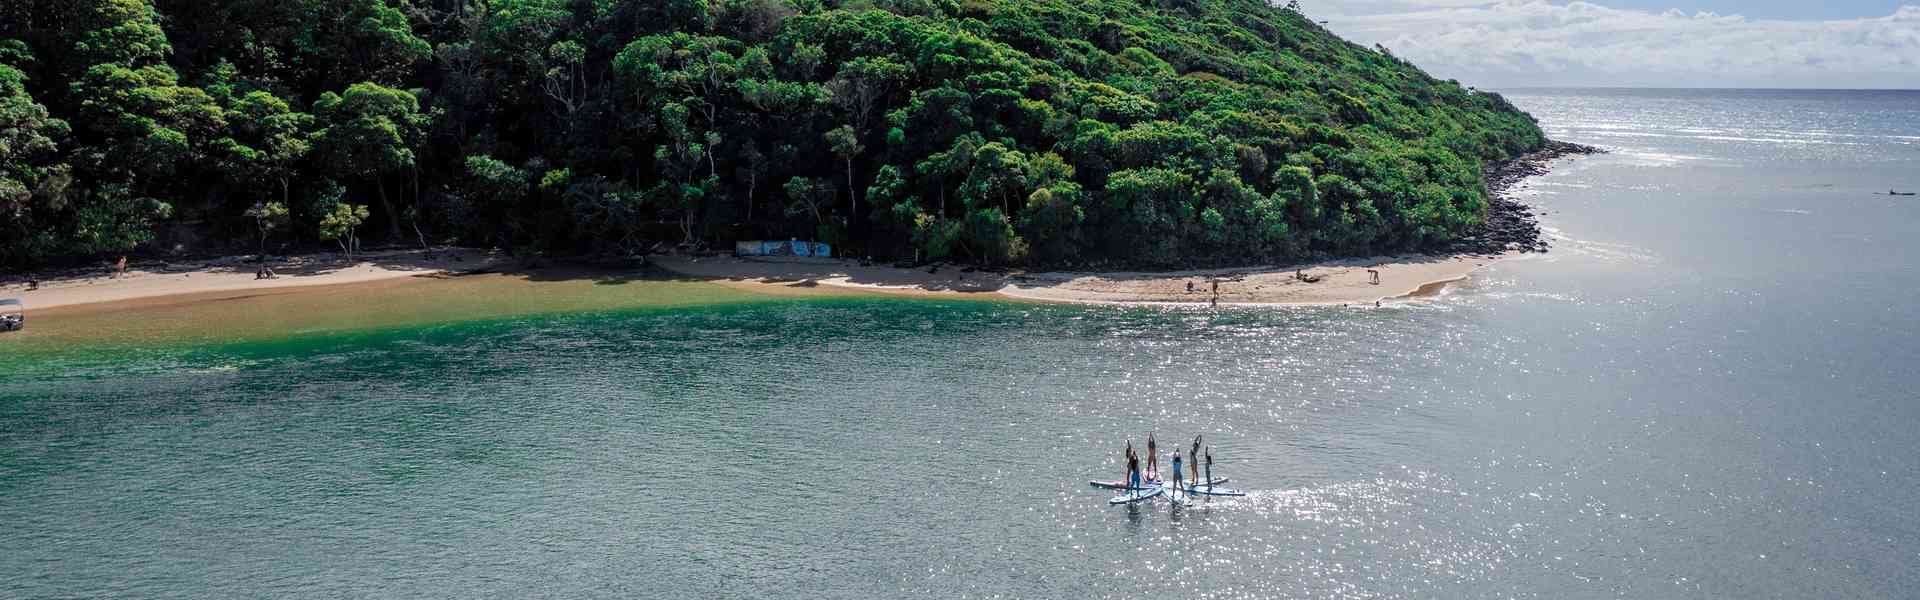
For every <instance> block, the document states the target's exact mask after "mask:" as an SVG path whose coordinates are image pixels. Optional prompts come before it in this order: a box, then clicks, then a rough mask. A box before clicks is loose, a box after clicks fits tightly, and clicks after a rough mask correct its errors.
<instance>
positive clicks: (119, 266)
mask: <svg viewBox="0 0 1920 600" xmlns="http://www.w3.org/2000/svg"><path fill="white" fill-rule="evenodd" d="M126 276H127V257H125V256H122V257H120V262H117V263H113V278H114V279H119V278H121V277H126Z"/></svg>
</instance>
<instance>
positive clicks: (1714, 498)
mask: <svg viewBox="0 0 1920 600" xmlns="http://www.w3.org/2000/svg"><path fill="white" fill-rule="evenodd" d="M1508 97H1509V98H1510V99H1511V100H1513V102H1514V103H1515V104H1517V105H1519V106H1521V107H1522V108H1524V109H1526V110H1528V111H1530V112H1532V113H1533V114H1535V115H1537V116H1538V117H1539V118H1540V119H1541V121H1542V123H1543V125H1544V126H1545V127H1546V128H1547V129H1548V130H1549V131H1550V132H1551V135H1552V136H1553V137H1555V138H1558V139H1563V140H1567V141H1573V142H1582V143H1589V144H1597V145H1601V146H1605V147H1608V148H1610V149H1612V150H1613V152H1612V153H1611V154H1606V155H1601V156H1594V157H1588V158H1582V159H1578V160H1575V161H1572V162H1568V163H1564V164H1562V165H1561V166H1560V167H1559V168H1558V169H1557V170H1556V171H1555V172H1554V173H1553V174H1552V175H1549V176H1546V177H1543V178H1539V179H1535V180H1533V181H1531V182H1530V183H1529V184H1528V187H1527V190H1526V191H1525V192H1524V193H1525V194H1527V198H1528V200H1529V201H1530V202H1531V203H1533V204H1534V205H1536V206H1537V207H1539V208H1540V209H1541V210H1542V211H1543V212H1544V213H1545V216H1544V219H1543V221H1544V223H1545V224H1546V225H1547V226H1548V227H1549V228H1550V230H1551V232H1552V237H1553V240H1554V244H1555V247H1554V250H1553V251H1552V252H1551V253H1549V254H1546V255H1543V256H1534V257H1528V258H1522V259H1518V260H1511V261H1506V262H1502V263H1498V264H1497V265H1495V266H1493V267H1492V268H1490V269H1487V270H1485V271H1483V272H1482V273H1480V274H1477V275H1476V276H1475V278H1474V279H1472V280H1471V281H1469V282H1466V283H1464V284H1462V285H1459V286H1455V287H1453V288H1450V289H1449V290H1448V291H1447V292H1446V293H1445V294H1444V295H1443V296H1442V297H1440V298H1438V299H1434V300H1431V301H1421V302H1413V303H1408V304H1401V305H1394V306H1389V307H1387V308H1383V309H1373V308H1371V307H1368V308H1365V309H1360V308H1305V309H1283V310H1255V309H1230V310H1217V311H1216V310H1204V309H1192V310H1182V309H1159V308H1153V309H1149V308H1106V307H1076V306H1039V305H1028V304H1013V303H996V302H953V301H936V300H915V299H893V298H870V299H869V298H854V299H849V298H767V299H762V300H756V301H747V302H735V303H728V304H724V305H714V306H709V307H695V308H672V309H634V310H621V311H598V312H585V313H574V314H559V315H545V316H536V317H522V318H505V319H490V320H483V321H471V322H454V323H445V324H437V325H425V326H419V327H405V328H393V329H382V330H376V331H363V332H353V333H317V334H298V335H290V336H288V337H286V338H284V339H271V340H263V341H250V342H242V343H227V344H189V343H182V344H178V345H169V346H151V347H141V348H134V349H116V350H113V351H104V350H103V351H94V350H89V349H84V348H76V349H74V350H73V351H71V352H67V353H61V354H56V355H49V356H44V357H36V358H32V359H20V358H18V357H15V358H12V359H8V358H6V357H0V365H4V367H5V368H4V370H0V524H3V525H0V597H6V598H66V597H122V598H128V597H138V598H259V597H326V598H335V597H350V598H475V597H550V598H636V597H639V598H678V597H714V598H764V597H792V598H875V597H880V598H886V597H903V596H905V597H943V598H944V597H951V598H1141V597H1180V598H1433V597H1445V598H1494V597H1502V598H1504V597H1515V598H1556V599H1558V598H1897V597H1910V596H1912V595H1913V594H1914V593H1915V590H1920V569H1916V568H1915V565H1917V564H1920V391H1917V390H1920V369H1916V364H1920V343H1917V342H1916V340H1915V336H1916V334H1920V304H1917V303H1916V301H1915V300H1914V294H1915V291H1916V290H1920V266H1917V265H1920V199H1916V198H1915V197H1893V196H1887V195H1886V192H1887V191H1888V190H1889V189H1890V188H1897V189H1899V190H1900V191H1912V190H1916V189H1920V93H1916V92H1780V91H1721V90H1715V91H1669V90H1652V91H1650V90H1514V91H1510V92H1508ZM1876 194H1877V195H1876ZM629 285H645V284H644V283H633V284H629ZM1150 431H1151V432H1157V437H1158V439H1159V441H1160V442H1161V444H1162V448H1163V449H1164V450H1166V451H1168V452H1171V450H1172V448H1174V447H1177V446H1184V445H1186V444H1188V443H1190V441H1191V440H1192V438H1193V436H1194V435H1196V434H1204V435H1205V442H1206V443H1207V444H1208V445H1210V446H1212V447H1213V453H1214V455H1215V457H1216V464H1215V467H1214V470H1215V472H1216V473H1215V474H1216V475H1222V476H1227V477H1230V478H1232V482H1231V483H1230V484H1229V485H1231V486H1233V487H1238V488H1244V489H1248V490H1251V491H1252V494H1251V495H1250V496H1247V497H1245V498H1235V499H1227V498H1222V499H1217V500H1214V501H1212V502H1201V503H1200V504H1198V505H1196V506H1194V507H1189V508H1183V509H1177V510H1175V509H1170V508H1169V507H1168V506H1166V505H1165V504H1164V503H1160V504H1152V505H1142V506H1135V507H1119V508H1116V507H1109V506H1108V505H1107V503H1106V499H1107V498H1108V497H1109V496H1110V495H1111V492H1103V491H1096V490H1093V489H1090V488H1089V487H1088V486H1087V484H1086V481H1087V480H1089V479H1114V478H1118V477H1120V476H1121V474H1122V466H1121V464H1120V463H1119V457H1120V456H1119V455H1120V450H1121V448H1122V446H1123V445H1124V444H1125V443H1126V442H1127V441H1128V440H1132V441H1133V442H1134V443H1135V444H1136V446H1139V445H1140V444H1141V443H1142V442H1144V439H1145V436H1146V435H1147V433H1148V432H1150ZM1163 468H1166V467H1164V466H1163Z"/></svg>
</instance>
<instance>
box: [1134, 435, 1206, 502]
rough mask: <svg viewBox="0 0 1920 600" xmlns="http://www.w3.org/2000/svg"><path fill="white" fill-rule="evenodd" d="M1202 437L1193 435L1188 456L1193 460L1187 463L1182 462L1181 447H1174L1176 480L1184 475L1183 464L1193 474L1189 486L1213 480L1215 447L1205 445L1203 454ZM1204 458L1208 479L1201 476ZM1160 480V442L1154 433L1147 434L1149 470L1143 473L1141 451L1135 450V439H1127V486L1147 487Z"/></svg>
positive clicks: (1174, 477)
mask: <svg viewBox="0 0 1920 600" xmlns="http://www.w3.org/2000/svg"><path fill="white" fill-rule="evenodd" d="M1200 438H1201V436H1198V435H1196V436H1193V449H1192V451H1191V452H1190V453H1188V454H1187V456H1189V457H1191V460H1189V461H1185V462H1186V464H1185V465H1183V464H1182V462H1183V461H1182V460H1181V457H1180V448H1178V447H1175V448H1174V449H1173V479H1174V481H1176V482H1177V481H1179V480H1180V478H1181V475H1183V473H1181V470H1180V469H1181V467H1182V466H1186V467H1187V470H1188V471H1189V473H1187V474H1189V475H1191V478H1190V480H1191V482H1190V483H1188V486H1189V487H1199V486H1201V485H1202V484H1203V483H1204V482H1208V481H1213V447H1212V446H1206V447H1205V452H1206V453H1205V454H1204V455H1203V454H1201V448H1202V447H1201V439H1200ZM1203 456H1204V458H1203ZM1202 460H1204V461H1205V463H1206V476H1207V478H1206V479H1201V478H1200V474H1201V462H1202ZM1143 479H1144V480H1145V481H1144V482H1143V481H1142V480H1143ZM1159 482H1160V447H1159V444H1158V443H1156V442H1155V441H1154V439H1153V434H1152V433H1148V434H1147V470H1146V472H1145V473H1142V472H1141V471H1140V455H1139V453H1136V452H1134V450H1133V440H1127V486H1128V487H1131V488H1134V489H1139V488H1142V487H1145V486H1146V485H1151V484H1155V483H1159Z"/></svg>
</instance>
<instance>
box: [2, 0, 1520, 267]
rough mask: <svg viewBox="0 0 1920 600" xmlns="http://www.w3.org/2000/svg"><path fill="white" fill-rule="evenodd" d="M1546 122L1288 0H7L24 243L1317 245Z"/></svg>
mask: <svg viewBox="0 0 1920 600" xmlns="http://www.w3.org/2000/svg"><path fill="white" fill-rule="evenodd" d="M1542 142H1543V139H1542V137H1541V134H1540V131H1539V129H1538V127H1537V126H1536V125H1535V124H1534V122H1533V120H1532V119H1531V118H1530V117H1528V116H1527V115H1525V114H1524V113H1521V112H1519V111H1517V110H1515V109H1514V108H1513V107H1512V106H1510V105H1508V104H1507V103H1506V102H1505V101H1504V100H1503V99H1501V98H1500V97H1498V96H1496V95H1492V94H1487V93H1480V92H1474V91H1470V90H1467V89H1464V88H1462V87H1460V86H1459V85H1458V84H1456V83H1453V82H1442V81H1436V80H1434V79H1432V78H1430V77H1428V76H1427V75H1425V74H1423V73H1421V72H1420V71H1419V70H1418V69H1416V68H1414V67H1413V66H1411V65H1409V64H1407V63H1405V62H1402V61H1400V60H1398V59H1396V58H1394V57H1393V56H1392V55H1390V54H1388V53H1387V52H1386V51H1385V50H1384V49H1366V48H1361V47H1358V46H1355V45H1352V44H1349V43H1347V42H1344V41H1342V40H1340V39H1338V38H1336V37H1335V36H1333V35H1331V34H1329V33H1327V32H1326V31H1325V30H1323V29H1321V28H1320V27H1319V26H1318V25H1315V24H1314V23H1313V22H1312V21H1310V20H1308V19H1307V18H1306V17H1304V16H1302V15H1301V14H1299V13H1298V12H1297V11H1294V10H1288V9H1281V8H1275V7H1271V6H1268V5H1266V4H1263V3H1261V2H1258V1H1255V0H1145V1H1142V0H851V1H845V2H841V1H835V0H12V1H11V2H8V3H6V4H5V5H4V6H3V7H0V264H14V265H19V264H25V263H31V262H34V261H38V260H43V259H45V258H47V257H53V256H62V255H85V254H92V253H100V252H109V251H119V250H125V249H128V248H133V247H136V246H139V245H141V244H147V243H151V242H154V241H155V240H156V232H157V231H160V230H162V229H164V231H165V232H166V233H164V235H162V239H168V240H173V239H176V238H177V239H186V240H199V241H200V243H208V242H212V243H218V244H232V245H235V246H237V247H250V246H251V245H252V244H254V243H256V242H257V243H262V244H264V243H265V240H267V239H268V234H269V233H271V232H272V231H274V230H276V229H280V230H282V233H281V234H280V235H278V236H276V239H279V240H283V241H294V240H309V241H316V240H319V239H328V240H345V241H343V242H342V244H343V247H347V248H350V243H351V240H352V238H353V237H355V229H354V228H355V226H357V225H359V224H360V223H359V222H360V221H365V222H366V224H367V226H368V232H367V233H368V234H369V235H372V236H374V237H376V238H379V239H385V240H387V241H389V242H392V243H401V242H409V241H413V239H414V238H419V239H420V240H421V241H422V242H425V241H426V240H427V239H432V240H434V241H453V242H459V243H466V244H476V245H486V246H499V247H504V248H508V249H510V250H513V251H515V252H521V253H556V254H576V253H597V252H619V253H630V252H635V251H640V250H643V249H645V248H649V247H653V246H655V245H657V244H659V243H661V242H667V243H690V244H698V243H715V242H724V241H727V240H732V239H744V238H753V237H773V238H786V237H799V238H813V239H819V240H822V241H828V242H832V243H836V244H839V245H841V246H842V248H843V249H850V250H852V251H854V252H858V253H865V254H872V255H882V256H912V255H915V254H916V253H917V254H918V255H919V256H921V257H923V258H939V257H954V258H961V259H971V260H977V261H985V262H1006V261H1028V262H1035V263H1047V264H1060V263H1083V262H1089V261H1112V262H1126V263H1136V264H1175V263H1180V262H1190V261H1195V260H1201V261H1214V262H1220V261H1247V260H1288V259H1296V258H1303V257H1307V256H1312V255H1320V254H1355V253H1363V252H1371V251H1379V250H1387V249H1405V248H1419V247H1429V246H1432V245H1434V244H1438V243H1443V242H1445V241H1446V240H1448V239H1450V238H1452V237H1454V236H1456V235H1458V234H1460V233H1461V232H1462V231H1463V230H1465V229H1466V228H1468V227H1470V226H1472V225H1473V224H1475V223H1477V222H1478V221H1479V220H1480V219H1482V218H1483V216H1484V214H1485V210H1486V205H1487V202H1486V190H1485V186H1484V185H1483V182H1482V179H1481V170H1480V167H1481V165H1482V163H1483V161H1487V160H1497V159H1502V158H1505V157H1508V156H1511V155H1513V154H1516V153H1519V152H1522V151H1526V150H1530V149H1533V148H1535V147H1538V146H1539V145H1540V144H1541V143H1542ZM270 204H272V205H274V206H276V207H277V209H273V210H270V209H268V208H267V207H268V206H269V205H270ZM363 207H370V210H368V209H367V208H363ZM348 222H351V223H352V224H351V225H348V224H347V223H348ZM282 224H284V227H282ZM403 231H404V232H405V233H403Z"/></svg>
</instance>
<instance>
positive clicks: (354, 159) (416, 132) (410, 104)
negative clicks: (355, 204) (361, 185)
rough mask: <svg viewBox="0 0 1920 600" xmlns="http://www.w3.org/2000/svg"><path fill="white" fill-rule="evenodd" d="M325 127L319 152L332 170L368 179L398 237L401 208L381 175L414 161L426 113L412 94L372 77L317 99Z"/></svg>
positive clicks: (318, 142)
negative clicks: (395, 208)
mask: <svg viewBox="0 0 1920 600" xmlns="http://www.w3.org/2000/svg"><path fill="white" fill-rule="evenodd" d="M313 110H314V113H315V115H316V116H317V117H318V119H319V123H320V125H321V127H322V129H320V131H319V133H318V134H316V136H315V144H314V146H315V148H314V150H315V152H317V153H318V156H319V157H320V158H321V160H322V161H323V162H324V163H325V164H326V165H327V166H328V168H329V169H331V170H332V172H333V173H334V174H337V175H341V176H344V177H347V178H351V179H358V180H362V181H366V182H368V183H369V184H370V185H372V186H373V188H374V192H375V194H376V195H377V196H378V197H379V198H380V209H381V211H382V214H384V215H386V220H387V234H388V237H389V238H399V237H400V221H399V219H397V218H395V217H396V216H397V215H398V214H399V213H398V212H397V211H395V210H394V209H393V207H394V204H393V201H392V199H391V198H389V197H388V195H387V186H386V183H385V182H384V181H383V179H384V178H385V177H386V176H387V175H389V174H392V173H395V172H398V171H401V170H404V169H411V168H413V167H414V162H415V158H416V156H417V153H416V152H415V151H414V145H415V144H417V143H419V139H420V137H421V133H422V130H423V129H424V128H425V127H426V125H427V122H428V119H427V116H426V115H423V114H421V113H420V100H419V99H417V98H415V97H414V96H413V94H409V93H407V92H405V91H402V90H396V89H393V88H389V87H385V86H382V85H380V84H377V83H373V82H365V83H356V84H353V85H352V86H349V87H348V88H347V90H346V92H345V93H343V94H334V93H332V92H328V93H326V94H323V95H321V96H320V99H319V100H318V101H316V102H314V104H313Z"/></svg>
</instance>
